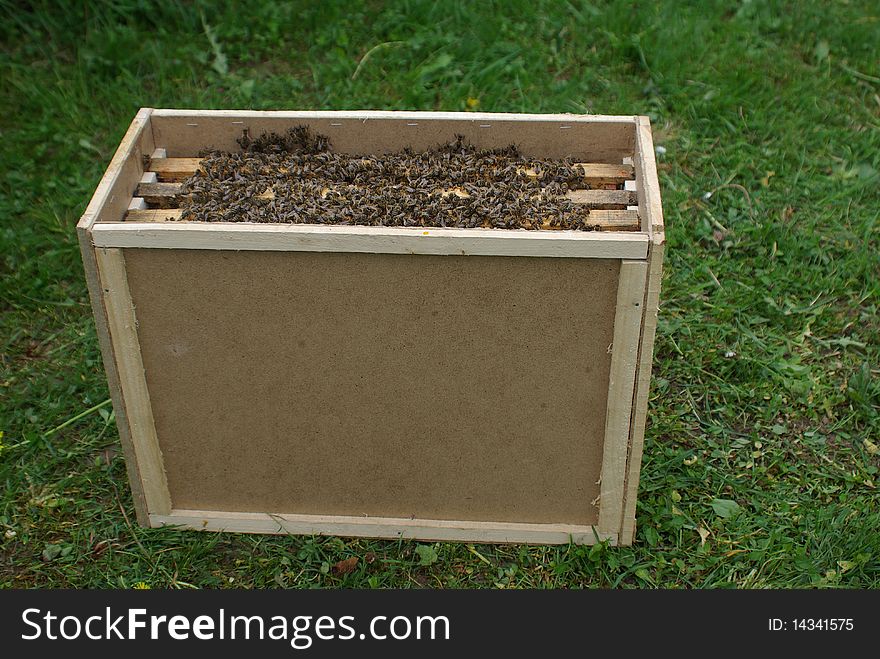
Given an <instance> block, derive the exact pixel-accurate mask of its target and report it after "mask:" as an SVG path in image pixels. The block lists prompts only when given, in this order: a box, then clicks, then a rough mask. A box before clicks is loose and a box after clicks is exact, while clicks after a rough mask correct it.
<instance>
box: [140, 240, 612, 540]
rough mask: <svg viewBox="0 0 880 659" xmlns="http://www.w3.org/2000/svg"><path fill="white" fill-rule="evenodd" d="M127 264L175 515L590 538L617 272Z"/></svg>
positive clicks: (463, 264) (291, 260) (384, 263)
mask: <svg viewBox="0 0 880 659" xmlns="http://www.w3.org/2000/svg"><path fill="white" fill-rule="evenodd" d="M124 254H125V261H126V266H127V269H128V281H129V286H130V289H131V294H132V299H133V301H134V304H135V308H136V311H137V318H138V334H139V340H140V345H141V349H142V351H143V363H144V367H145V370H146V378H147V383H148V388H149V394H150V399H151V402H152V407H153V412H154V415H155V424H156V429H157V434H158V437H159V443H160V447H161V450H162V453H163V456H164V458H165V464H166V470H167V475H168V487H169V490H170V493H171V500H172V505H173V506H174V507H175V508H178V509H195V510H223V511H241V512H280V513H289V514H320V515H348V516H362V515H370V516H382V517H403V518H409V517H415V518H420V519H451V520H482V521H516V522H532V523H567V524H581V525H588V524H595V523H596V522H597V519H598V515H597V510H596V508H595V507H594V506H593V505H591V503H590V502H592V501H593V500H595V499H596V498H597V495H598V485H597V481H598V480H599V473H600V469H601V464H602V455H601V451H602V449H601V447H602V443H603V438H604V424H605V408H606V397H607V384H608V378H609V365H610V355H609V353H608V346H609V345H610V344H611V342H612V335H613V314H614V306H615V302H616V299H617V295H616V292H617V283H618V275H619V267H620V266H619V261H616V260H605V259H568V258H507V257H476V256H468V257H461V256H423V255H419V256H412V255H390V254H337V253H305V252H229V251H203V250H159V249H126V250H124Z"/></svg>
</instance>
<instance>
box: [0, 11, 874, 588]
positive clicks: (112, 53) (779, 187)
mask: <svg viewBox="0 0 880 659" xmlns="http://www.w3.org/2000/svg"><path fill="white" fill-rule="evenodd" d="M200 8H201V9H200ZM0 14H2V15H0V18H2V20H0V34H2V44H3V45H2V49H0V67H2V69H0V103H2V113H0V162H2V171H3V176H2V177H0V218H2V233H0V249H2V262H0V263H2V265H0V268H2V283H0V295H2V320H0V341H2V346H3V348H2V364H0V366H2V374H0V400H2V406H0V429H2V430H3V432H4V434H3V437H2V444H3V446H2V449H0V484H2V485H0V585H3V586H5V587H50V586H60V587H132V586H133V585H134V584H145V585H147V586H150V587H153V588H159V587H275V586H285V587H327V586H346V587H390V586H394V587H410V586H412V587H420V586H425V587H499V588H501V587H503V588H507V587H516V588H521V587H537V588H545V587H608V586H614V587H674V588H692V587H753V588H788V587H858V588H865V587H874V588H876V587H880V509H878V490H877V487H878V485H880V478H878V466H880V453H878V452H877V445H878V444H880V378H878V372H880V371H878V368H880V312H878V290H880V283H878V282H880V257H878V247H880V245H878V235H880V226H878V208H880V194H878V190H880V177H878V171H880V70H878V62H880V9H878V7H877V4H876V2H872V1H871V0H850V1H849V2H843V1H830V0H828V1H826V0H822V1H818V0H817V1H815V2H795V1H792V2H759V1H757V0H755V1H753V2H745V1H743V2H728V1H724V2H721V1H718V2H692V3H682V2H669V3H660V4H654V3H648V2H609V3H599V2H596V3H594V4H587V3H583V2H577V1H575V0H571V1H570V2H542V1H540V0H532V1H528V2H526V1H522V2H504V3H501V2H498V3H489V2H479V3H477V2H473V3H465V2H443V3H436V4H434V3H430V2H416V1H411V2H389V3H384V4H383V3H378V2H368V3H362V2H334V3H319V2H314V3H296V4H293V5H288V4H280V3H274V2H264V3H256V2H253V3H234V4H232V3H230V4H225V3H223V4H221V3H215V4H211V5H210V6H209V5H208V4H205V5H204V6H203V5H202V4H201V3H176V2H170V3H161V4H160V5H155V6H154V5H153V4H152V3H149V2H145V1H137V0H115V1H113V2H106V3H101V4H100V5H99V4H97V3H95V4H94V5H90V4H88V3H63V4H61V3H59V4H58V6H55V5H54V4H52V3H42V4H41V3H37V8H35V9H23V8H19V7H18V6H17V3H13V2H9V1H8V0H0ZM368 52H369V53H371V54H370V56H369V57H367V58H365V59H362V58H364V56H365V54H366V53H368ZM359 64H360V67H359ZM355 73H357V75H356V76H355V75H354V74H355ZM469 99H472V100H470V103H469ZM140 106H152V107H193V108H245V107H249V108H274V109H283V108H298V109H319V108H330V109H346V108H389V109H395V108H410V109H419V110H428V109H432V110H433V109H442V110H464V109H467V108H469V107H470V108H473V107H476V106H478V107H479V109H481V110H487V111H514V112H520V111H526V112H594V113H604V114H636V113H638V114H649V115H650V116H651V117H652V119H653V121H654V127H655V140H656V143H657V144H658V145H661V146H662V147H664V148H665V150H666V151H665V154H663V155H661V156H660V158H659V164H660V178H661V185H662V190H663V197H664V208H665V212H666V222H667V227H668V234H667V235H668V249H667V267H666V273H665V277H664V282H663V284H664V290H663V303H662V310H661V316H660V325H659V334H658V337H657V345H656V362H655V364H656V365H655V370H654V382H653V388H652V398H651V407H650V424H649V429H648V437H647V443H646V447H645V461H644V471H643V480H642V486H641V492H640V502H639V509H638V523H639V530H638V537H637V544H636V545H635V546H633V547H631V548H611V547H604V546H601V545H600V546H596V547H593V548H589V547H574V546H572V547H516V546H514V547H510V546H476V547H469V546H467V545H464V544H437V545H426V544H419V543H414V542H384V541H364V540H348V539H337V538H326V539H322V538H302V537H299V538H295V537H247V536H236V535H231V534H222V535H209V534H198V533H185V532H176V531H173V530H145V529H140V528H138V527H136V526H134V514H133V510H132V504H131V498H130V495H129V492H128V488H127V484H126V478H125V469H124V465H123V463H122V459H121V457H120V456H119V450H118V440H117V436H116V430H115V426H114V424H113V423H112V421H113V420H112V417H111V415H110V408H109V406H107V405H104V406H101V404H102V403H103V402H104V401H105V400H106V399H107V389H106V384H105V380H104V374H103V370H102V367H101V361H100V355H99V352H98V347H97V342H96V339H95V334H94V329H93V324H92V318H91V314H90V309H89V306H88V298H87V293H86V289H85V285H84V281H83V276H82V270H81V264H80V258H79V253H78V247H77V243H76V238H75V233H74V225H75V223H76V221H77V219H78V216H79V215H80V213H81V212H82V211H83V208H84V206H85V203H86V201H87V200H88V198H89V196H90V195H91V193H92V191H93V189H94V187H95V185H96V184H97V182H98V180H99V178H100V176H101V173H102V170H103V168H104V167H105V166H106V164H107V163H108V162H109V160H110V157H111V154H112V152H113V150H114V148H115V146H116V144H118V142H119V139H120V138H121V136H122V134H123V133H124V131H125V128H126V126H127V124H128V123H129V121H130V120H131V118H132V116H133V115H134V113H135V111H136V109H137V108H138V107H140ZM710 193H711V194H710ZM96 407H97V409H94V408H96ZM86 412H88V413H87V414H86ZM71 419H75V420H74V421H73V422H71V423H67V421H68V420H71ZM65 424H66V425H65ZM716 500H730V501H734V502H736V504H737V505H736V508H735V509H734V508H732V507H730V506H728V507H724V504H719V503H718V502H717V501H716ZM713 502H715V505H714V506H713ZM719 512H720V513H721V514H719ZM432 550H433V551H432ZM351 557H358V559H359V560H358V563H357V566H356V568H355V569H354V571H352V572H350V573H347V574H340V573H339V570H336V569H334V565H335V564H336V563H337V562H339V561H341V560H344V559H347V558H351Z"/></svg>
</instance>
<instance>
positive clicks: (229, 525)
mask: <svg viewBox="0 0 880 659" xmlns="http://www.w3.org/2000/svg"><path fill="white" fill-rule="evenodd" d="M150 523H151V525H152V526H156V527H161V526H180V527H183V528H189V529H196V530H199V531H233V532H238V533H276V534H302V535H339V536H346V537H361V538H391V539H400V538H407V539H416V540H439V541H452V542H455V541H458V542H521V543H529V544H539V545H545V544H568V543H569V542H571V543H574V544H578V545H591V544H593V543H595V542H596V541H597V540H598V541H602V540H607V541H608V543H609V544H611V545H614V544H617V533H603V532H601V531H596V530H595V529H593V527H590V526H577V525H572V524H527V523H521V522H477V521H453V520H439V519H410V518H396V517H351V516H342V515H290V514H269V513H241V512H223V511H213V510H172V511H171V512H170V514H166V515H150Z"/></svg>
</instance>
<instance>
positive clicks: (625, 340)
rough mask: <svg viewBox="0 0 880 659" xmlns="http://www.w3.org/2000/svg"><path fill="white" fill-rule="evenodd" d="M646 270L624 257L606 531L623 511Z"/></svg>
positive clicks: (607, 456)
mask: <svg viewBox="0 0 880 659" xmlns="http://www.w3.org/2000/svg"><path fill="white" fill-rule="evenodd" d="M646 271H647V267H646V263H645V261H623V263H621V264H620V283H619V284H618V289H617V310H616V312H615V315H614V338H613V340H612V341H613V342H612V344H611V372H610V375H609V381H608V407H607V411H606V415H605V443H604V445H603V449H602V476H601V487H600V494H599V530H600V531H602V532H605V533H618V532H619V529H620V523H621V515H622V514H623V495H624V487H625V481H626V462H627V454H628V452H629V431H630V420H631V416H632V409H633V390H634V387H635V376H636V363H637V361H638V353H639V336H640V334H641V324H642V310H643V305H644V302H645V276H646Z"/></svg>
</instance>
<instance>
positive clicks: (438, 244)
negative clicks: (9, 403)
mask: <svg viewBox="0 0 880 659" xmlns="http://www.w3.org/2000/svg"><path fill="white" fill-rule="evenodd" d="M92 238H93V240H94V244H95V246H96V247H144V248H147V247H152V248H164V249H220V250H226V249H232V250H257V251H281V252H285V251H286V252H355V253H368V254H438V255H446V254H460V255H463V256H467V255H470V256H551V257H566V258H601V259H644V258H646V257H647V256H648V237H647V236H646V235H645V234H643V233H641V232H639V233H631V232H630V233H625V232H614V233H612V232H599V231H505V230H498V229H451V228H447V229H434V228H425V227H365V226H342V225H336V226H325V225H314V224H261V223H255V224H245V223H242V222H223V223H221V222H217V223H210V222H165V223H158V224H157V223H153V224H151V223H148V222H116V223H104V224H101V225H100V226H96V227H95V228H94V230H93V232H92Z"/></svg>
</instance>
